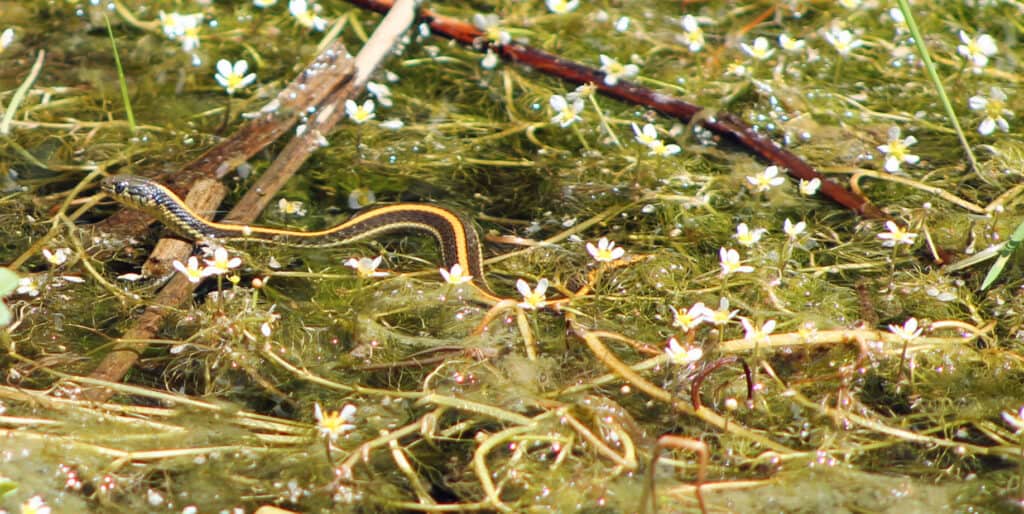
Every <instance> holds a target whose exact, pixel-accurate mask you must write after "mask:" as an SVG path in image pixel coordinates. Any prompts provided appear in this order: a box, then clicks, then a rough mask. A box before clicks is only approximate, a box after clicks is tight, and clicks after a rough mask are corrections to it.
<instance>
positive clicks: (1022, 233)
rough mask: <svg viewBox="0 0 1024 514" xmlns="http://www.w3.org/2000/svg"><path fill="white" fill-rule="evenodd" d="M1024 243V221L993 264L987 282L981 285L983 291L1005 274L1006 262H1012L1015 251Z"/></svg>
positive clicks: (986, 276) (986, 278) (986, 277)
mask: <svg viewBox="0 0 1024 514" xmlns="http://www.w3.org/2000/svg"><path fill="white" fill-rule="evenodd" d="M1022 241H1024V221H1022V222H1021V223H1020V225H1017V228H1016V229H1014V231H1013V234H1011V235H1010V240H1009V241H1007V242H1006V246H1004V247H1003V249H1002V250H1000V252H999V257H997V258H996V262H994V263H993V264H992V267H991V268H989V269H988V274H987V275H985V280H984V281H982V283H981V290H982V291H984V290H986V289H988V286H990V285H992V282H995V281H996V279H997V278H999V275H1000V274H1001V273H1002V272H1003V268H1004V267H1006V262H1007V261H1009V260H1010V256H1011V255H1013V251H1014V250H1016V249H1017V247H1018V246H1020V243H1021V242H1022Z"/></svg>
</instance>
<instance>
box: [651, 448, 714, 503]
mask: <svg viewBox="0 0 1024 514" xmlns="http://www.w3.org/2000/svg"><path fill="white" fill-rule="evenodd" d="M669 448H680V449H684V450H689V451H691V452H694V453H696V454H697V481H696V482H695V483H694V484H693V495H694V496H696V497H697V504H698V505H700V511H701V512H702V513H703V514H707V512H708V506H707V505H706V504H705V503H704V495H703V494H701V486H702V485H704V478H705V475H706V474H707V468H708V457H709V454H710V452H709V450H708V445H707V444H706V443H704V441H701V440H698V439H690V438H688V437H680V436H677V435H671V434H667V435H663V436H661V437H659V438H658V442H657V443H655V445H654V455H653V456H652V457H651V465H650V466H649V467H648V468H647V473H646V476H645V477H644V482H646V485H647V487H644V495H643V499H641V500H640V505H641V506H642V508H643V509H644V512H646V511H647V505H648V504H647V499H648V498H649V499H650V505H651V507H652V509H651V512H653V513H654V514H657V512H658V496H657V494H656V484H655V478H654V472H655V471H656V470H657V468H658V459H660V458H661V452H663V451H664V450H667V449H669Z"/></svg>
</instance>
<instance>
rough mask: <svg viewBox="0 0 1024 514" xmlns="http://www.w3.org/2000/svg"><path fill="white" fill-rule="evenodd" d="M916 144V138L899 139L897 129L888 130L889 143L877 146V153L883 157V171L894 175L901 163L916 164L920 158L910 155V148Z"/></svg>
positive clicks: (898, 130)
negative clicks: (880, 153)
mask: <svg viewBox="0 0 1024 514" xmlns="http://www.w3.org/2000/svg"><path fill="white" fill-rule="evenodd" d="M914 143H917V138H916V137H914V136H907V137H906V138H904V139H900V129H899V127H892V128H890V129H889V142H888V143H887V144H884V145H879V146H878V151H879V152H882V154H884V155H885V171H888V172H889V173H895V172H897V171H899V170H900V165H902V164H903V163H907V164H916V163H917V161H919V160H921V158H920V157H918V156H916V155H914V154H912V153H910V147H911V146H912V145H913V144H914Z"/></svg>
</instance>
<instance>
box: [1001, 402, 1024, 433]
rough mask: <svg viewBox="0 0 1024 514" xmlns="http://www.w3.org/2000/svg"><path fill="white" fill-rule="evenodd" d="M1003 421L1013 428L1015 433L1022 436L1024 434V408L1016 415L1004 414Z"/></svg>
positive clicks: (1009, 412)
mask: <svg viewBox="0 0 1024 514" xmlns="http://www.w3.org/2000/svg"><path fill="white" fill-rule="evenodd" d="M1002 416H1003V421H1006V424H1008V425H1010V427H1011V428H1013V433H1014V434H1016V435H1021V434H1022V433H1024V407H1021V408H1020V409H1019V410H1018V411H1017V412H1016V413H1013V412H1011V411H1003V412H1002Z"/></svg>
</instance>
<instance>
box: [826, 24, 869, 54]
mask: <svg viewBox="0 0 1024 514" xmlns="http://www.w3.org/2000/svg"><path fill="white" fill-rule="evenodd" d="M825 40H826V41H828V42H829V44H831V45H832V47H833V48H835V49H836V52H838V53H839V55H841V56H844V57H845V56H847V55H850V53H851V52H853V51H854V50H856V49H857V48H860V47H861V46H864V42H863V41H861V40H860V39H856V38H854V37H853V32H850V31H849V30H846V29H842V30H840V29H838V28H833V29H831V30H829V31H828V32H826V33H825Z"/></svg>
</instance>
